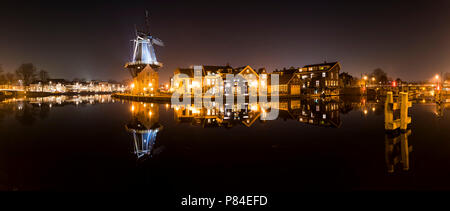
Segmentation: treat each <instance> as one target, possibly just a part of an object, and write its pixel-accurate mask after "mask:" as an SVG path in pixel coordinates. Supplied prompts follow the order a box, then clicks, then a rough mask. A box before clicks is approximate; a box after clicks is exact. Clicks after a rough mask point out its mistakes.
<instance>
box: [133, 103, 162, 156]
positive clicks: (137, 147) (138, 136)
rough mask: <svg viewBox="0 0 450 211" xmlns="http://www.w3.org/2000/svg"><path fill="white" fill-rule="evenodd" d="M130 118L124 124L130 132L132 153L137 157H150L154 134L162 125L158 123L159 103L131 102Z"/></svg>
mask: <svg viewBox="0 0 450 211" xmlns="http://www.w3.org/2000/svg"><path fill="white" fill-rule="evenodd" d="M130 111H131V114H132V120H131V121H130V122H129V123H128V124H126V125H125V129H126V130H127V132H129V133H130V134H132V137H133V143H132V144H133V149H134V154H135V155H136V156H137V158H138V159H146V158H150V157H152V154H153V153H154V152H155V143H156V136H157V134H158V132H159V131H161V130H162V129H163V126H162V125H161V124H160V123H159V104H153V103H143V102H131V107H130Z"/></svg>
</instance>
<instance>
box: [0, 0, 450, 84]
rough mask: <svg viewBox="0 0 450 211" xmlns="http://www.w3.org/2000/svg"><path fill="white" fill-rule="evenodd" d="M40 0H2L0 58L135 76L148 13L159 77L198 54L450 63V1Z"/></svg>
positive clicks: (412, 69) (434, 69)
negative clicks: (132, 66)
mask: <svg viewBox="0 0 450 211" xmlns="http://www.w3.org/2000/svg"><path fill="white" fill-rule="evenodd" d="M243 2H244V1H168V0H166V1H131V0H130V1H67V2H66V1H45V2H43V1H39V2H38V1H34V2H32V3H24V2H19V3H13V2H12V1H11V2H9V3H5V2H2V3H0V4H1V5H0V64H2V66H3V69H5V71H13V70H15V69H16V68H17V67H18V66H19V65H20V64H21V63H24V62H33V63H34V64H35V65H36V66H37V67H38V68H39V69H45V70H47V71H48V72H50V75H51V77H53V78H66V79H73V78H75V77H77V78H86V79H88V80H89V79H101V80H108V79H115V80H122V79H127V78H130V77H131V76H130V75H129V73H128V71H126V70H125V69H124V68H123V65H124V64H125V62H127V61H128V60H129V59H130V58H131V53H132V52H131V51H132V49H131V48H132V43H131V41H130V40H132V39H133V38H134V24H138V25H142V24H144V12H145V9H148V10H149V12H150V16H151V31H152V33H153V35H154V36H156V37H158V38H160V39H161V40H163V41H164V43H165V45H166V46H165V47H156V53H157V57H158V59H159V60H160V61H161V62H162V63H164V67H163V68H162V69H161V71H160V73H161V74H160V76H161V81H162V82H165V81H168V78H169V76H170V75H172V73H173V70H174V69H175V68H177V67H187V66H190V65H194V64H199V65H201V64H205V65H225V64H226V63H229V64H230V65H232V66H235V67H238V66H244V65H251V66H252V67H255V68H260V67H266V68H267V70H269V71H273V70H274V69H275V68H283V67H290V66H303V65H306V64H312V63H321V62H324V60H326V61H329V62H331V61H339V62H341V64H342V71H345V72H349V73H351V74H353V75H355V76H358V77H359V76H360V74H361V73H369V72H371V71H372V70H373V69H375V68H378V67H379V68H382V69H383V70H385V71H386V72H387V73H388V75H390V76H392V77H393V78H394V77H395V78H397V77H400V78H401V79H403V80H426V79H429V78H431V77H433V75H434V74H436V73H440V72H450V17H449V16H450V2H449V1H438V0H433V1H395V3H393V2H390V1H305V2H302V1H295V2H294V1H245V3H243Z"/></svg>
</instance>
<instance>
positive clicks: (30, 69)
mask: <svg viewBox="0 0 450 211" xmlns="http://www.w3.org/2000/svg"><path fill="white" fill-rule="evenodd" d="M16 75H17V77H18V78H19V79H20V80H22V81H23V83H24V84H25V85H29V84H30V83H31V82H32V81H33V80H34V79H35V78H36V67H35V66H34V64H33V63H25V64H22V65H20V67H19V68H17V70H16Z"/></svg>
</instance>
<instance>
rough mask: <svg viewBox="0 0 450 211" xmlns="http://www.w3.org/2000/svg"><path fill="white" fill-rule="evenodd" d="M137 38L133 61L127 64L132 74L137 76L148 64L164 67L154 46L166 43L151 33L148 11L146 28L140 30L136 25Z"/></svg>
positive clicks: (146, 12) (134, 45) (146, 13)
mask: <svg viewBox="0 0 450 211" xmlns="http://www.w3.org/2000/svg"><path fill="white" fill-rule="evenodd" d="M135 33H136V39H134V40H132V42H133V58H132V61H131V62H128V63H127V64H126V65H125V68H127V69H129V70H130V72H131V75H132V76H133V77H136V75H137V74H139V72H140V71H141V70H142V69H143V68H144V67H145V66H147V65H150V66H151V67H152V68H154V69H157V68H160V67H162V63H160V62H158V60H157V59H156V54H155V48H154V46H155V45H157V46H161V47H162V46H164V43H163V42H162V41H161V40H160V39H158V38H156V37H154V36H152V35H151V34H150V21H149V15H148V11H145V28H144V29H143V30H138V29H137V28H136V27H135Z"/></svg>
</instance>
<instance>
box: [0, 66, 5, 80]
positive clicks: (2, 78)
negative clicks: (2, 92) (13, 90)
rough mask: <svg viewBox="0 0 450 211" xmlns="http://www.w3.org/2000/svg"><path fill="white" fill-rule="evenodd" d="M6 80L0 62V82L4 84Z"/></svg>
mask: <svg viewBox="0 0 450 211" xmlns="http://www.w3.org/2000/svg"><path fill="white" fill-rule="evenodd" d="M5 82H6V79H5V75H3V67H2V65H1V64H0V84H4V83H5Z"/></svg>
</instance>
